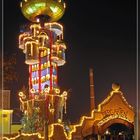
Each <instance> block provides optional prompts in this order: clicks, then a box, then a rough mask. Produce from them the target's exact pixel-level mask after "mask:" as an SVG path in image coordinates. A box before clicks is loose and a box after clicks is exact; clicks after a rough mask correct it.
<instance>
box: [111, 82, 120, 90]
mask: <svg viewBox="0 0 140 140" xmlns="http://www.w3.org/2000/svg"><path fill="white" fill-rule="evenodd" d="M112 89H113V90H114V91H118V90H119V89H120V85H119V84H118V83H113V84H112Z"/></svg>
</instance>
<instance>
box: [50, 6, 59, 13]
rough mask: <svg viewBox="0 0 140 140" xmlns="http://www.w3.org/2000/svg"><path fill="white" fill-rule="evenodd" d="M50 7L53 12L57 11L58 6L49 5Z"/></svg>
mask: <svg viewBox="0 0 140 140" xmlns="http://www.w3.org/2000/svg"><path fill="white" fill-rule="evenodd" d="M50 9H51V10H52V12H53V13H56V12H57V11H58V7H57V6H55V7H54V6H50Z"/></svg>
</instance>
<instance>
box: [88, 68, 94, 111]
mask: <svg viewBox="0 0 140 140" xmlns="http://www.w3.org/2000/svg"><path fill="white" fill-rule="evenodd" d="M89 78H90V110H91V111H92V110H94V109H95V94H94V80H93V69H90V70H89Z"/></svg>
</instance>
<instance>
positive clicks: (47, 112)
mask: <svg viewBox="0 0 140 140" xmlns="http://www.w3.org/2000/svg"><path fill="white" fill-rule="evenodd" d="M20 7H21V11H22V13H23V15H24V16H25V17H26V18H27V19H28V20H29V21H30V23H29V24H28V25H27V26H26V28H25V29H24V30H22V31H21V33H20V35H19V48H20V49H21V50H22V51H23V53H24V54H25V63H26V64H27V65H28V66H29V90H28V93H23V92H20V93H19V98H20V102H21V110H22V111H23V112H24V114H25V115H26V117H27V118H28V120H29V118H31V119H32V117H33V116H34V115H35V113H36V115H37V116H36V118H37V119H38V121H40V120H42V119H43V120H47V122H48V123H49V124H51V123H54V122H58V121H60V120H62V119H63V112H64V111H63V109H64V108H65V107H66V99H67V92H66V91H63V92H61V90H60V88H59V86H58V77H57V76H58V71H57V69H58V67H59V66H63V65H64V64H65V62H66V60H65V50H66V45H65V43H64V41H63V26H62V25H61V24H59V23H57V22H56V21H58V20H59V19H60V18H61V17H62V16H63V14H64V11H65V3H64V1H63V0H22V2H21V3H20ZM25 125H26V124H25Z"/></svg>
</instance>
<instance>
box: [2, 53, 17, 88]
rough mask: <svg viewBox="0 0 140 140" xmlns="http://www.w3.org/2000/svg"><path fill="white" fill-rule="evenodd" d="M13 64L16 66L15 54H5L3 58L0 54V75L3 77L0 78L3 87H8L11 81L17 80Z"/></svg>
mask: <svg viewBox="0 0 140 140" xmlns="http://www.w3.org/2000/svg"><path fill="white" fill-rule="evenodd" d="M0 55H1V54H0ZM15 66H16V54H12V55H10V56H9V55H5V56H4V58H3V59H2V56H0V69H1V70H2V71H1V72H0V77H3V80H1V85H2V82H3V88H4V89H9V86H10V84H11V83H12V82H13V81H17V73H16V69H15ZM1 85H0V86H1Z"/></svg>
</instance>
